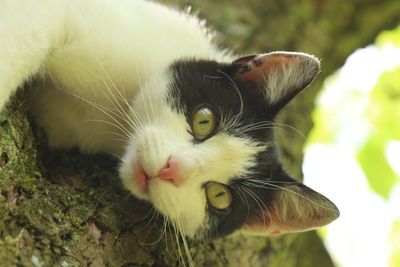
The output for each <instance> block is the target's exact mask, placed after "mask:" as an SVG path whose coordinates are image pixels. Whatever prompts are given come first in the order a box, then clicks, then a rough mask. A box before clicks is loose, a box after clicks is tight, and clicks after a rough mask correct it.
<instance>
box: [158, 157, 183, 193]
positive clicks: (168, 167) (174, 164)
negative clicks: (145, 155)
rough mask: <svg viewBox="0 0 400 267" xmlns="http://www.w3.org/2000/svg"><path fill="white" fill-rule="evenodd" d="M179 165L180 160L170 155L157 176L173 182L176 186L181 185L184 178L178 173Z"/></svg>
mask: <svg viewBox="0 0 400 267" xmlns="http://www.w3.org/2000/svg"><path fill="white" fill-rule="evenodd" d="M178 165H179V161H178V160H177V159H176V158H175V157H174V156H171V157H169V159H168V160H167V163H166V164H165V166H164V167H163V168H162V169H161V170H160V172H159V173H158V175H157V176H156V177H158V178H160V179H161V180H164V181H167V182H171V183H173V184H174V185H175V186H180V185H181V183H182V179H181V177H180V176H179V173H178Z"/></svg>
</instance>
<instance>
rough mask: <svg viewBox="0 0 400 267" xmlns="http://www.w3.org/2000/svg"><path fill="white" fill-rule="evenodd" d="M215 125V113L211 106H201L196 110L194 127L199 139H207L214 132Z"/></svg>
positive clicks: (194, 133)
mask: <svg viewBox="0 0 400 267" xmlns="http://www.w3.org/2000/svg"><path fill="white" fill-rule="evenodd" d="M215 126H216V120H215V114H214V112H213V111H212V110H211V109H210V108H209V107H201V108H199V109H197V110H196V112H195V113H194V115H193V118H192V129H193V135H194V137H195V138H196V139H197V140H200V141H201V140H204V139H206V138H207V137H208V136H209V135H210V134H212V133H213V132H214V129H215Z"/></svg>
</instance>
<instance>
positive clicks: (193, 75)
mask: <svg viewBox="0 0 400 267" xmlns="http://www.w3.org/2000/svg"><path fill="white" fill-rule="evenodd" d="M318 72H319V61H318V59H316V58H315V57H313V56H310V55H307V54H303V53H287V52H275V53H269V54H262V55H251V56H247V57H242V58H240V59H238V60H236V61H234V62H232V63H229V64H227V63H218V62H215V61H208V60H192V59H187V60H182V61H177V62H175V63H174V64H173V65H172V66H170V68H169V71H168V73H167V74H166V75H164V76H162V77H159V78H157V77H154V78H153V79H151V80H150V81H149V82H147V83H146V84H144V85H143V86H142V88H141V94H140V95H139V96H137V97H136V99H135V102H134V103H133V110H135V114H132V121H133V122H134V123H135V125H136V130H135V132H134V133H133V134H132V136H131V144H130V145H129V146H128V148H127V151H126V155H125V156H124V160H123V163H122V166H121V169H120V175H121V177H122V180H123V183H124V185H125V187H126V188H127V189H128V190H129V191H131V192H132V193H133V194H134V195H135V196H136V197H138V198H140V199H144V200H147V201H149V202H151V203H152V204H153V205H154V207H155V208H156V209H157V210H158V211H159V212H160V213H162V214H163V215H164V216H166V217H167V218H168V219H169V221H170V222H172V223H173V224H174V225H175V226H176V227H177V228H178V229H179V230H180V231H181V232H182V233H184V234H185V235H186V236H189V237H191V238H215V237H220V236H224V235H227V234H230V233H232V232H234V231H236V230H242V231H248V232H252V233H256V234H266V235H273V234H280V233H286V232H293V231H304V230H308V229H313V228H316V227H319V226H322V225H325V224H327V223H329V222H331V221H332V220H334V219H335V218H337V217H338V215H339V212H338V209H337V208H336V207H335V205H334V204H333V203H332V202H330V201H329V200H328V199H327V198H326V197H324V196H322V195H321V194H319V193H317V192H315V191H313V190H312V189H310V188H308V187H307V186H305V185H303V184H302V183H300V182H298V181H296V180H294V179H292V178H291V177H290V176H289V175H288V174H287V173H286V172H285V171H284V170H283V168H282V165H281V163H280V162H279V157H278V152H277V150H278V149H277V147H276V142H275V141H274V128H275V127H274V126H275V124H274V122H273V121H274V118H275V116H276V114H277V113H278V111H279V110H280V109H281V108H282V107H283V106H285V105H286V104H287V102H288V101H290V100H291V99H292V98H293V97H294V96H295V95H297V94H298V93H299V92H300V91H301V90H302V89H304V88H305V87H306V86H307V85H308V84H309V83H310V82H311V81H312V80H313V79H314V77H315V76H316V75H317V74H318ZM143 114H145V115H143Z"/></svg>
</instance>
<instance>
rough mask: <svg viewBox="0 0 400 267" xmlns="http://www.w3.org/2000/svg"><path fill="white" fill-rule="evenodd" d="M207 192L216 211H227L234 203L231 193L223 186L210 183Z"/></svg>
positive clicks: (209, 200)
mask: <svg viewBox="0 0 400 267" xmlns="http://www.w3.org/2000/svg"><path fill="white" fill-rule="evenodd" d="M206 192H207V199H208V202H210V204H211V205H212V206H213V207H214V208H216V209H219V210H223V209H226V208H228V207H229V206H230V205H231V203H232V195H231V192H230V191H229V190H228V188H226V186H225V185H223V184H220V183H215V182H211V183H208V184H207V187H206Z"/></svg>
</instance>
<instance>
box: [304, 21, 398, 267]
mask: <svg viewBox="0 0 400 267" xmlns="http://www.w3.org/2000/svg"><path fill="white" fill-rule="evenodd" d="M313 121H314V127H313V128H312V131H311V134H310V135H309V137H308V139H307V145H306V148H305V158H304V163H303V171H304V174H305V183H307V184H308V185H310V186H313V187H314V188H319V189H320V190H321V191H323V192H324V193H325V194H327V195H328V196H329V197H330V198H331V199H332V200H333V201H334V202H335V203H336V204H337V205H338V206H339V207H340V210H341V218H340V219H339V220H337V221H336V222H334V223H332V224H331V225H329V226H328V227H326V229H322V230H320V233H321V235H322V236H323V239H324V241H325V244H326V246H327V248H328V249H329V251H330V254H331V256H332V257H333V259H334V261H335V262H336V264H337V266H371V267H372V266H390V267H398V266H400V27H397V28H396V29H395V30H391V31H384V32H382V33H380V34H379V35H378V36H377V38H376V40H375V42H374V43H373V44H371V45H369V46H367V47H365V48H362V49H357V50H356V51H355V52H354V53H352V54H351V55H350V56H349V57H348V58H347V60H346V62H345V64H344V66H343V67H341V68H340V69H339V70H338V71H336V72H335V73H333V74H332V75H330V76H329V77H328V78H326V79H325V82H324V87H323V88H322V90H321V92H320V93H319V95H318V97H317V99H316V107H315V109H314V111H313ZM320 177H324V180H323V181H322V180H321V179H320Z"/></svg>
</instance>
